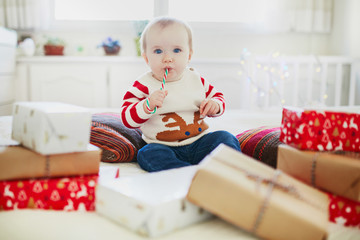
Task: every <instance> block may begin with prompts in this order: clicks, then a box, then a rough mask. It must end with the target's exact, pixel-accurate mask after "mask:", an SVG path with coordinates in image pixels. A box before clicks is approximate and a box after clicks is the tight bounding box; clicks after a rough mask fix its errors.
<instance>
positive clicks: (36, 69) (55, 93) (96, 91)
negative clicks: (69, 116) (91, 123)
mask: <svg viewBox="0 0 360 240" xmlns="http://www.w3.org/2000/svg"><path fill="white" fill-rule="evenodd" d="M147 69H148V68H147V65H146V64H145V62H144V61H143V59H141V58H126V57H106V56H104V57H70V56H60V57H23V58H19V59H18V62H17V74H16V75H17V78H16V92H15V95H16V100H17V101H60V102H65V103H71V104H75V105H79V106H84V107H92V108H109V107H112V108H120V107H121V104H122V99H123V95H124V94H125V92H126V90H127V89H128V88H129V87H130V86H131V85H132V83H133V82H134V81H135V80H136V78H137V77H138V76H140V75H141V74H143V73H144V72H145V71H147Z"/></svg>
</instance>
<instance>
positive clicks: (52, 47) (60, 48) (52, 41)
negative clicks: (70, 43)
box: [44, 38, 65, 56]
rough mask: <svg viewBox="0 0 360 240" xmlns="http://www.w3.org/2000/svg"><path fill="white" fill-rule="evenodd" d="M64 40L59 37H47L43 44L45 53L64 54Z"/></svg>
mask: <svg viewBox="0 0 360 240" xmlns="http://www.w3.org/2000/svg"><path fill="white" fill-rule="evenodd" d="M64 47H65V42H64V41H63V40H62V39H60V38H48V40H47V42H46V43H45V44H44V53H45V55H47V56H48V55H64Z"/></svg>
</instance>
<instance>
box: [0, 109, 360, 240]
mask: <svg viewBox="0 0 360 240" xmlns="http://www.w3.org/2000/svg"><path fill="white" fill-rule="evenodd" d="M109 111H116V109H93V112H94V113H99V112H109ZM281 112H282V109H281V108H279V107H278V108H269V109H267V110H229V111H227V112H226V113H225V114H224V115H223V116H222V117H220V118H214V119H209V124H210V126H211V127H212V129H214V130H228V131H229V132H231V133H233V134H234V135H236V134H238V133H240V132H242V131H245V130H248V129H251V128H256V127H259V126H272V127H279V126H280V123H281V116H282V115H281ZM11 121H12V117H11V116H2V117H0V140H1V141H0V145H1V144H4V142H6V141H9V140H10V136H11ZM101 166H116V167H118V168H119V169H120V176H133V175H136V174H146V172H144V171H143V170H141V169H140V168H139V166H138V164H137V163H136V162H131V163H105V162H102V163H101ZM330 228H331V234H330V236H329V238H328V239H340V238H341V239H359V233H360V232H359V230H356V229H349V228H344V227H340V226H338V225H335V224H332V225H331V226H330ZM113 238H121V239H144V237H142V236H139V235H137V234H136V233H133V232H131V231H129V230H127V229H126V228H124V227H122V226H119V225H118V224H116V223H114V222H112V221H110V220H108V219H107V218H104V217H102V216H100V215H98V214H97V213H96V212H62V211H44V210H13V211H1V212H0V239H4V240H6V239H11V240H15V239H37V240H38V239H113ZM156 239H163V240H174V239H208V240H210V239H257V238H256V237H254V236H252V235H250V234H249V233H246V232H244V231H242V230H240V229H239V228H237V227H234V226H233V225H231V224H229V223H227V222H225V221H223V220H221V219H219V218H212V219H210V220H207V221H205V222H201V223H198V224H195V225H192V226H190V227H187V228H184V229H180V230H176V231H174V232H172V233H170V234H167V235H165V236H163V237H159V238H156Z"/></svg>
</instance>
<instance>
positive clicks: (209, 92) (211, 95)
mask: <svg viewBox="0 0 360 240" xmlns="http://www.w3.org/2000/svg"><path fill="white" fill-rule="evenodd" d="M201 83H202V84H203V86H204V88H205V97H206V99H211V100H213V101H215V102H217V103H218V104H219V106H220V111H219V113H218V114H216V115H213V117H217V116H220V115H222V114H223V113H224V112H225V98H224V95H223V94H222V93H221V92H219V91H217V90H216V89H215V87H214V86H213V85H211V84H210V83H209V82H208V81H206V80H205V79H204V78H202V77H201Z"/></svg>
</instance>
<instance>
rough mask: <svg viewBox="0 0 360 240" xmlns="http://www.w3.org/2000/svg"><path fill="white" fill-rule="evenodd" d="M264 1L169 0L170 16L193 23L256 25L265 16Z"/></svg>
mask: <svg viewBox="0 0 360 240" xmlns="http://www.w3.org/2000/svg"><path fill="white" fill-rule="evenodd" d="M265 4H266V3H265V2H264V0H252V1H249V0H221V1H209V0H196V1H194V0H169V15H170V16H174V17H178V18H181V19H185V20H187V21H191V22H241V23H254V22H257V21H260V20H261V16H264V12H263V11H264V10H265V7H264V5H265Z"/></svg>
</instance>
